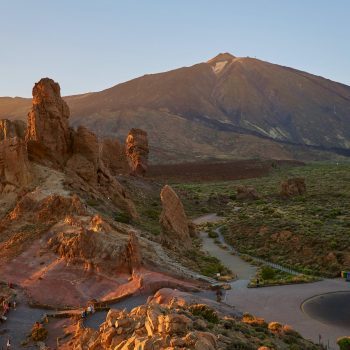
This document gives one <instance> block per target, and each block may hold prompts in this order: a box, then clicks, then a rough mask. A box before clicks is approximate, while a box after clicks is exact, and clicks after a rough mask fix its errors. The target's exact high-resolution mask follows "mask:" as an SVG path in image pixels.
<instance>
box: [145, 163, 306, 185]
mask: <svg viewBox="0 0 350 350" xmlns="http://www.w3.org/2000/svg"><path fill="white" fill-rule="evenodd" d="M301 165H304V163H303V162H299V161H293V160H254V159H248V160H235V161H230V162H200V163H181V164H158V165H151V166H150V167H149V169H148V173H147V177H149V178H152V179H155V180H166V181H168V180H170V181H175V182H177V181H179V182H200V181H202V182H207V181H229V180H240V179H250V178H256V177H262V176H266V175H268V174H269V172H270V171H271V170H272V169H274V168H276V167H281V166H301Z"/></svg>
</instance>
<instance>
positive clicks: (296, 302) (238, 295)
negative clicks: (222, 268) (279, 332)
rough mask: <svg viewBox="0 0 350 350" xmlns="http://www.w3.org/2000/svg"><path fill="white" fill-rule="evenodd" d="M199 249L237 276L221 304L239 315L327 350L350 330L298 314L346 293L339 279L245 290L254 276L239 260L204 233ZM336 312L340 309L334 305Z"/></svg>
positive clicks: (203, 218)
mask: <svg viewBox="0 0 350 350" xmlns="http://www.w3.org/2000/svg"><path fill="white" fill-rule="evenodd" d="M222 219H223V218H220V217H218V216H217V215H215V214H208V215H204V216H201V217H199V218H197V219H195V220H193V222H194V223H195V224H204V223H206V222H212V223H219V222H220V221H221V220H222ZM201 237H202V241H203V248H204V249H205V250H207V251H208V252H209V253H210V254H211V255H213V256H215V257H217V258H218V259H220V260H221V261H222V263H223V264H225V265H226V266H227V267H229V268H230V269H231V270H232V271H233V272H236V273H237V275H238V280H237V281H235V282H233V283H231V287H232V289H231V290H229V291H227V292H226V295H225V302H226V303H227V304H230V305H232V306H235V307H236V308H237V309H238V310H241V311H242V312H249V313H252V314H254V315H256V316H258V317H263V318H264V319H265V320H266V321H268V322H272V321H279V322H281V323H285V324H289V325H291V326H292V327H293V328H294V329H296V330H297V331H298V332H300V333H301V334H302V335H303V336H304V337H305V338H307V339H311V340H313V341H314V342H318V341H319V336H321V342H322V343H323V344H324V345H328V344H329V349H330V350H335V349H338V346H337V345H336V340H337V338H339V337H340V336H345V335H349V334H350V329H345V328H342V327H336V326H334V325H330V324H325V323H321V322H320V321H318V320H315V319H312V318H311V317H310V316H308V315H307V314H305V313H304V312H303V311H302V308H301V305H302V304H303V302H304V301H305V300H307V299H309V298H312V297H313V296H315V295H320V294H324V293H330V292H337V291H350V284H349V283H346V282H345V281H343V280H340V279H333V280H330V279H325V280H323V281H320V282H315V283H307V284H296V285H286V286H276V287H264V288H246V287H247V279H249V278H250V277H251V276H252V275H253V274H254V272H255V268H254V267H253V266H251V265H250V264H248V263H247V262H245V261H243V260H242V259H241V258H240V257H239V256H237V255H232V254H230V252H229V251H228V250H224V249H222V248H219V247H218V246H217V245H216V244H215V243H214V242H213V239H211V238H209V237H208V235H207V234H206V233H203V232H202V233H201ZM336 307H338V308H339V309H341V308H343V307H344V305H337V306H336Z"/></svg>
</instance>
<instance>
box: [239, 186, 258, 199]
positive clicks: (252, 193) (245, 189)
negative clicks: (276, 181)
mask: <svg viewBox="0 0 350 350" xmlns="http://www.w3.org/2000/svg"><path fill="white" fill-rule="evenodd" d="M236 189H237V196H236V198H237V199H259V198H260V195H259V193H258V192H257V191H256V189H255V188H254V187H252V186H245V185H240V186H237V188H236Z"/></svg>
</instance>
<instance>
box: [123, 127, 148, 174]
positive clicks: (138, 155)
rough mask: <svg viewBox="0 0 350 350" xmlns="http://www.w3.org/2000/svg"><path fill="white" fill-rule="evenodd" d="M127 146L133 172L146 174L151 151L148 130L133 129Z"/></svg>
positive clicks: (127, 140)
mask: <svg viewBox="0 0 350 350" xmlns="http://www.w3.org/2000/svg"><path fill="white" fill-rule="evenodd" d="M125 146H126V156H127V158H128V162H129V166H130V169H131V174H132V175H137V176H144V175H145V173H146V171H147V167H148V153H149V148H148V139H147V132H146V131H143V130H141V129H131V130H130V131H129V134H128V136H127V138H126V145H125Z"/></svg>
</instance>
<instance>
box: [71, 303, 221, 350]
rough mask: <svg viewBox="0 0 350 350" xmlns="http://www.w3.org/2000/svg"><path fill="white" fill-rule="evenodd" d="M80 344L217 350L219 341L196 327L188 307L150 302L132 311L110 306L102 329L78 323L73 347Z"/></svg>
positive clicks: (101, 347)
mask: <svg viewBox="0 0 350 350" xmlns="http://www.w3.org/2000/svg"><path fill="white" fill-rule="evenodd" d="M203 324H204V325H205V326H207V323H206V322H204V321H203ZM81 348H89V349H97V348H98V349H118V350H119V349H120V350H123V349H125V350H126V349H143V350H148V349H169V350H171V349H180V348H181V349H189V350H191V349H192V350H195V349H196V350H199V349H201V350H215V349H218V345H217V338H216V336H215V335H214V334H213V333H210V332H208V331H198V330H196V329H195V328H194V322H193V315H192V314H191V312H190V311H188V309H186V308H181V309H175V308H173V307H171V306H161V305H159V304H157V303H149V304H147V305H141V306H138V307H135V308H134V309H132V310H131V311H130V312H129V313H128V312H127V311H126V310H123V311H122V310H114V309H111V310H110V311H109V312H108V314H107V317H106V321H105V322H104V323H103V324H102V325H101V327H100V330H99V331H95V332H91V331H90V330H85V329H83V328H82V327H81V326H80V325H79V324H78V326H77V330H76V333H75V340H74V346H73V349H81Z"/></svg>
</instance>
